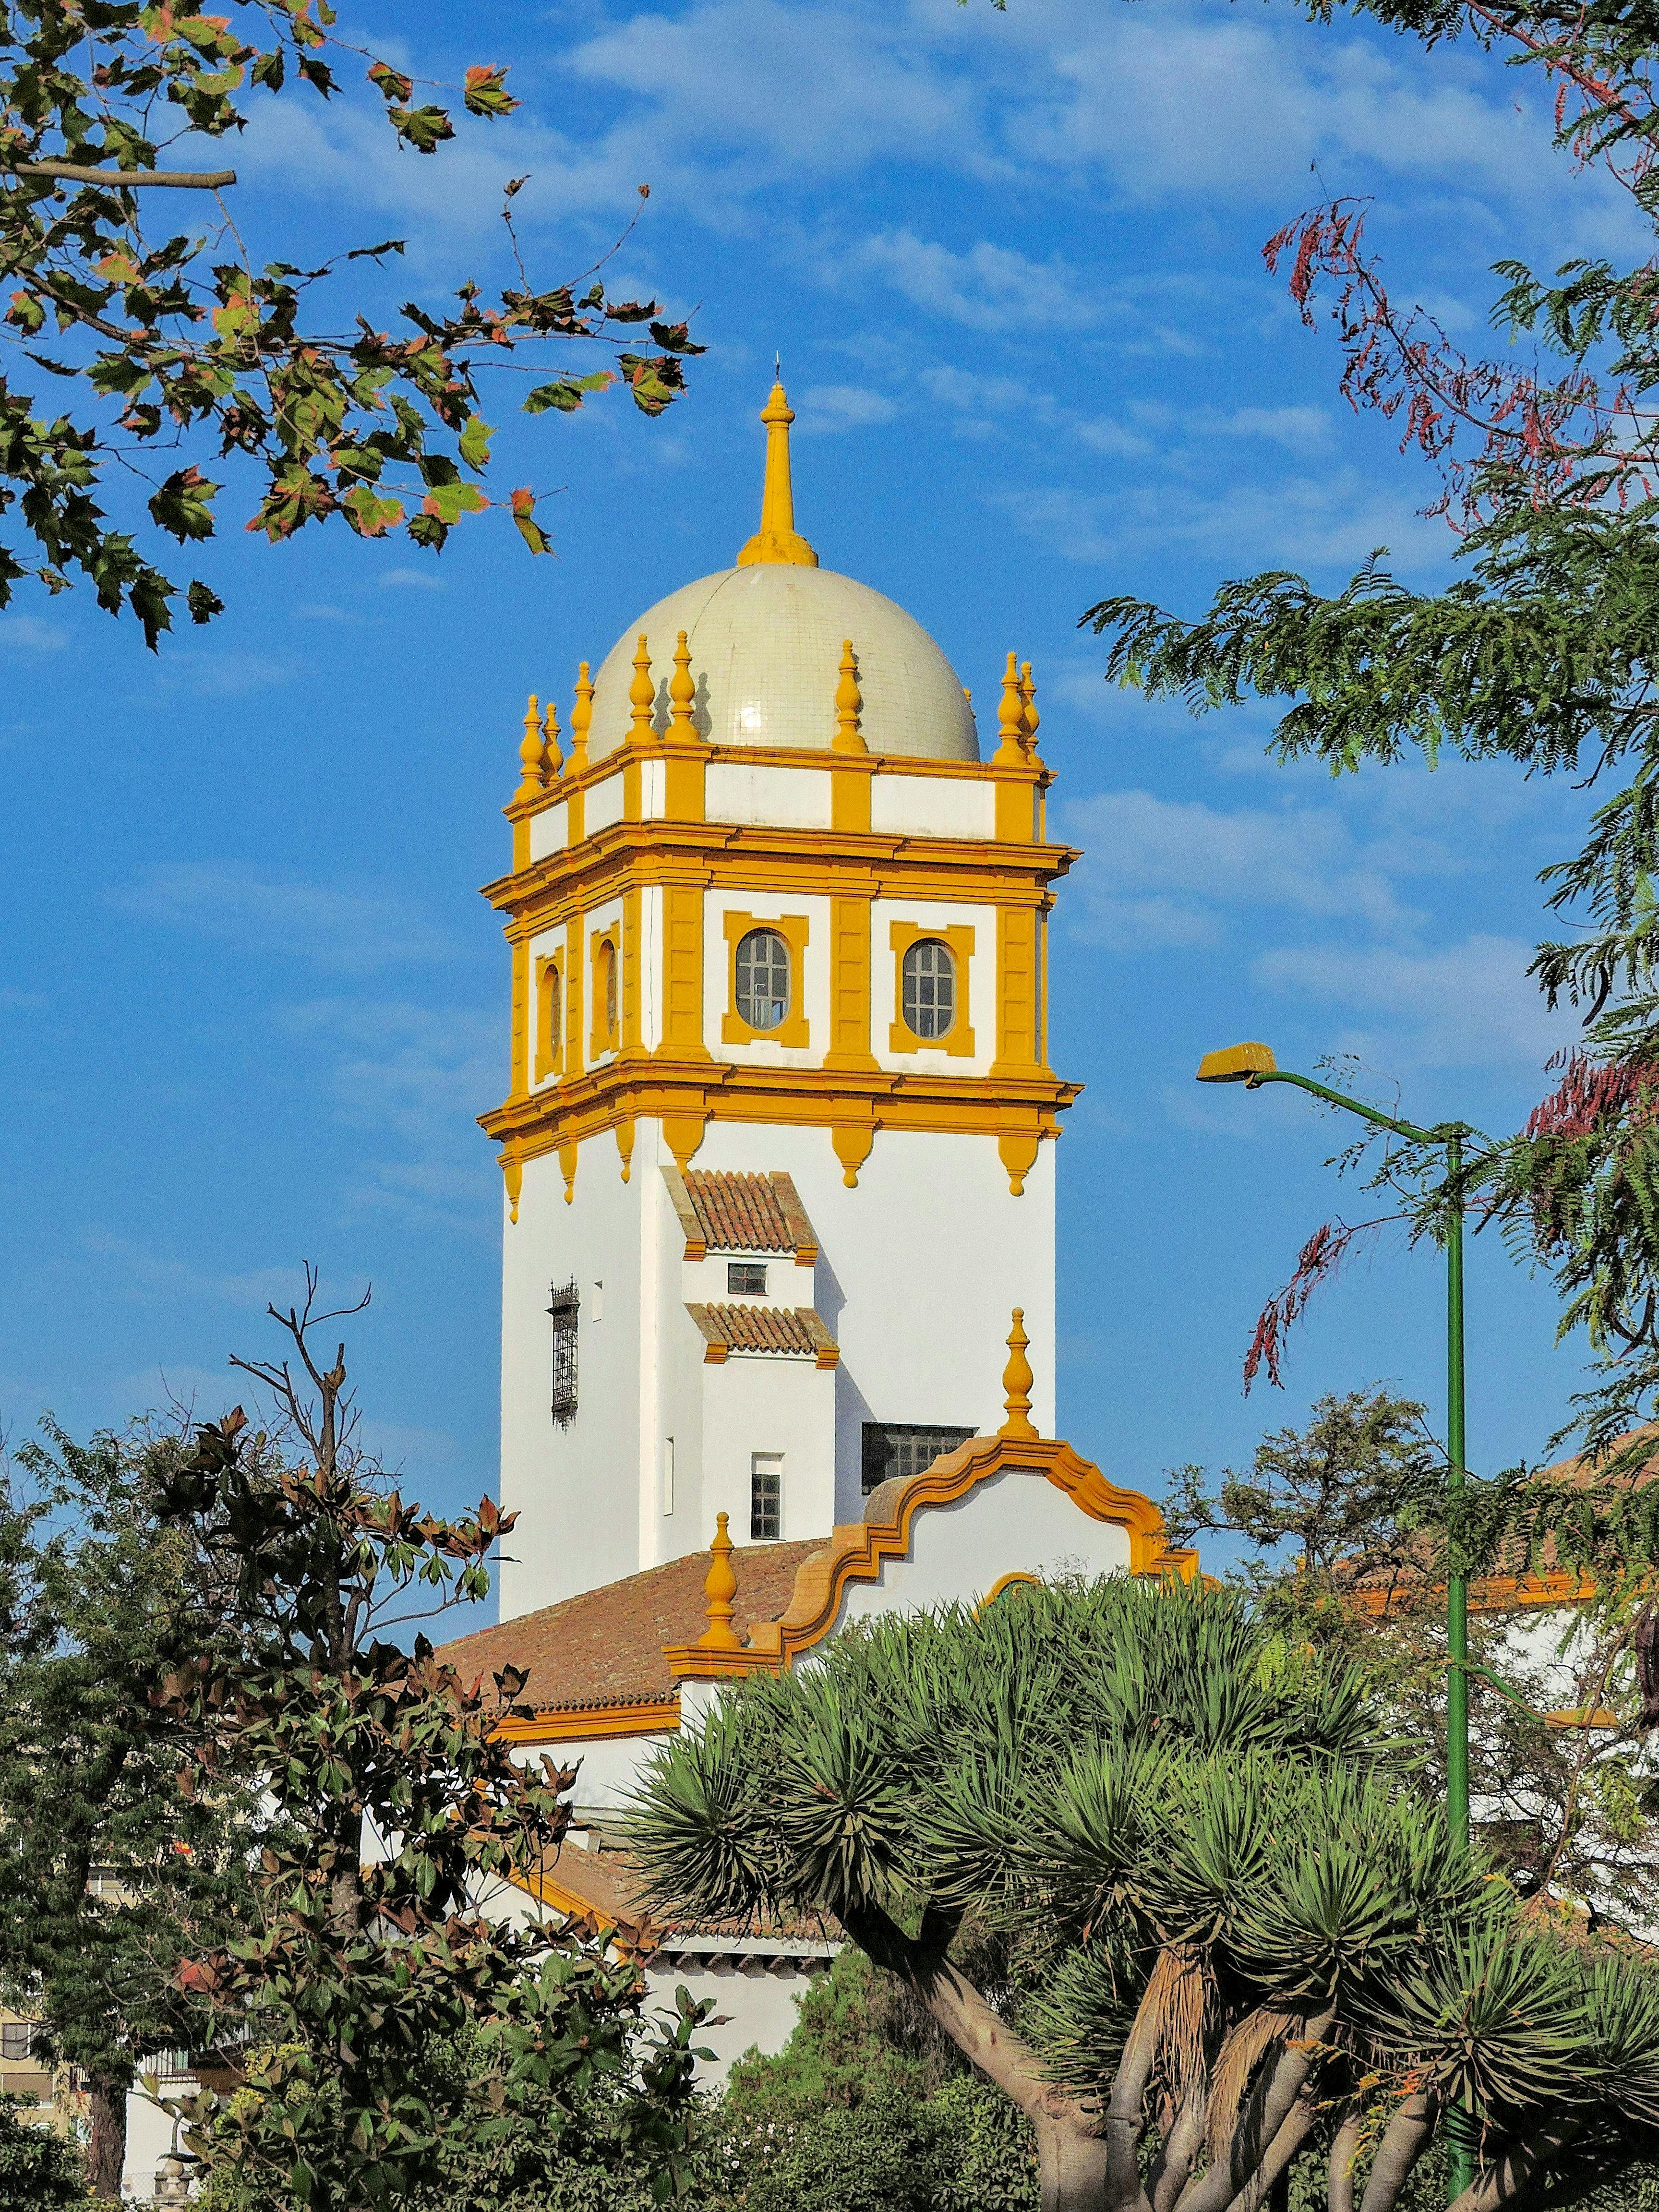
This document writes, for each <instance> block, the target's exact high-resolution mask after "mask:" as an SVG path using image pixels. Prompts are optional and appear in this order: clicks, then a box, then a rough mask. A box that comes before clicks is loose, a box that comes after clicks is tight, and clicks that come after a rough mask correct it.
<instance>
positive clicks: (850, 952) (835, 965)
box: [823, 897, 876, 1069]
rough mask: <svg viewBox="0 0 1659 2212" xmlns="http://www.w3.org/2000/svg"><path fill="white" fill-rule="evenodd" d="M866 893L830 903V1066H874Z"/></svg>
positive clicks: (827, 1056) (826, 1056) (827, 1057)
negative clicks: (871, 1045) (871, 1042)
mask: <svg viewBox="0 0 1659 2212" xmlns="http://www.w3.org/2000/svg"><path fill="white" fill-rule="evenodd" d="M871 906H872V901H870V900H869V899H867V898H860V897H853V898H836V899H832V900H831V901H830V902H829V1051H828V1052H827V1053H825V1054H824V1056H823V1064H824V1066H825V1067H826V1068H862V1069H868V1068H873V1067H874V1066H876V1059H875V1055H874V1054H873V1053H872V1051H871V1049H870V911H871Z"/></svg>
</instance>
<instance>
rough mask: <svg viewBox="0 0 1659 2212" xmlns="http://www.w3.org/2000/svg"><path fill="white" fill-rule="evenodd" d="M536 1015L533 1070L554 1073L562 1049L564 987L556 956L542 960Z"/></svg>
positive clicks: (537, 1072) (539, 1072)
mask: <svg viewBox="0 0 1659 2212" xmlns="http://www.w3.org/2000/svg"><path fill="white" fill-rule="evenodd" d="M539 998H540V1005H539V1007H538V1017H537V1034H536V1074H537V1078H538V1080H539V1079H540V1078H541V1077H543V1076H545V1075H556V1074H557V1073H558V1072H559V1062H560V1060H561V1057H562V1054H563V1049H564V991H563V987H562V981H561V977H560V973H559V963H558V962H557V961H556V960H548V961H544V963H543V964H542V974H541V990H540V994H539Z"/></svg>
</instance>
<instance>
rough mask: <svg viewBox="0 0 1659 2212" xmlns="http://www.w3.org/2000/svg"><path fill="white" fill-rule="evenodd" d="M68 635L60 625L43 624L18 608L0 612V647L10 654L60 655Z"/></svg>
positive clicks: (37, 618)
mask: <svg viewBox="0 0 1659 2212" xmlns="http://www.w3.org/2000/svg"><path fill="white" fill-rule="evenodd" d="M69 641H70V634H69V632H68V631H67V630H66V629H64V626H63V624H62V623H54V622H48V621H46V617H44V616H43V615H32V614H29V613H27V611H25V610H24V609H23V608H21V607H7V608H5V609H3V610H0V647H5V648H7V649H8V650H9V651H10V652H13V653H61V652H62V651H63V650H64V647H65V646H66V645H67V644H68V643H69Z"/></svg>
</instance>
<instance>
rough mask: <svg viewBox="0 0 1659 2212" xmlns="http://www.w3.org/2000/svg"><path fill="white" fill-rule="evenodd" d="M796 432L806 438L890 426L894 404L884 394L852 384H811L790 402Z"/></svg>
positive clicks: (896, 409)
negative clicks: (805, 434)
mask: <svg viewBox="0 0 1659 2212" xmlns="http://www.w3.org/2000/svg"><path fill="white" fill-rule="evenodd" d="M793 405H794V409H795V413H796V416H797V417H798V418H799V419H798V422H797V425H796V427H797V428H798V429H799V430H803V431H805V432H806V433H807V434H808V435H812V434H813V433H815V432H816V433H817V434H819V435H829V434H830V433H833V432H835V431H837V430H866V429H868V428H870V427H871V426H872V424H873V423H877V422H891V421H892V419H893V417H894V416H896V414H897V413H898V411H899V410H898V402H897V401H896V400H895V399H890V398H888V396H887V394H886V393H885V392H871V391H868V390H866V388H865V387H864V386H861V385H856V384H814V385H810V386H808V387H807V389H806V390H805V392H802V394H801V396H800V398H799V399H798V400H796V401H795V402H793Z"/></svg>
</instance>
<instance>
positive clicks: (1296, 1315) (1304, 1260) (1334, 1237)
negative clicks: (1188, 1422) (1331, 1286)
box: [1244, 1221, 1383, 1397]
mask: <svg viewBox="0 0 1659 2212" xmlns="http://www.w3.org/2000/svg"><path fill="white" fill-rule="evenodd" d="M1382 1226H1383V1224H1382V1223H1381V1222H1380V1221H1362V1222H1360V1223H1359V1224H1358V1225H1357V1226H1355V1227H1354V1228H1352V1229H1351V1228H1350V1227H1349V1226H1348V1225H1347V1224H1346V1222H1345V1221H1323V1222H1321V1224H1320V1225H1319V1227H1318V1228H1317V1229H1316V1230H1315V1231H1314V1233H1313V1235H1312V1236H1311V1237H1310V1238H1309V1239H1308V1241H1307V1243H1305V1244H1304V1246H1303V1247H1302V1249H1301V1251H1300V1252H1299V1253H1298V1254H1297V1262H1296V1273H1294V1274H1293V1275H1292V1276H1291V1279H1290V1281H1289V1282H1288V1283H1286V1284H1285V1287H1284V1289H1283V1290H1282V1291H1279V1292H1278V1293H1277V1295H1276V1296H1274V1297H1271V1298H1269V1299H1268V1301H1267V1304H1266V1305H1265V1306H1263V1308H1262V1309H1261V1314H1260V1316H1258V1318H1257V1321H1256V1324H1255V1334H1254V1335H1253V1336H1252V1337H1251V1339H1250V1348H1249V1351H1248V1352H1246V1353H1245V1355H1244V1395H1245V1396H1246V1397H1249V1394H1250V1389H1251V1386H1252V1385H1253V1384H1254V1383H1255V1378H1256V1376H1258V1375H1259V1374H1260V1373H1261V1370H1262V1368H1263V1367H1266V1369H1267V1380H1268V1382H1269V1383H1272V1384H1273V1388H1274V1389H1281V1390H1282V1389H1284V1387H1285V1386H1284V1383H1283V1382H1282V1381H1281V1379H1280V1374H1279V1370H1280V1365H1281V1363H1282V1361H1283V1358H1284V1352H1285V1337H1286V1336H1287V1335H1288V1334H1289V1333H1290V1331H1291V1329H1292V1328H1295V1326H1296V1324H1297V1322H1299V1321H1300V1320H1301V1318H1302V1316H1304V1314H1305V1313H1306V1311H1307V1310H1308V1303H1309V1301H1310V1298H1311V1297H1313V1294H1314V1292H1315V1291H1316V1290H1317V1289H1318V1288H1319V1286H1320V1285H1321V1284H1322V1283H1326V1282H1328V1281H1329V1280H1330V1279H1331V1278H1332V1276H1334V1274H1335V1273H1337V1271H1338V1269H1339V1268H1340V1267H1341V1265H1342V1263H1343V1261H1345V1260H1346V1258H1347V1257H1348V1256H1349V1254H1350V1253H1351V1252H1352V1249H1353V1246H1354V1243H1355V1240H1356V1239H1358V1238H1363V1237H1368V1236H1370V1235H1372V1234H1374V1233H1375V1232H1376V1231H1377V1230H1379V1229H1381V1228H1382Z"/></svg>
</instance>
